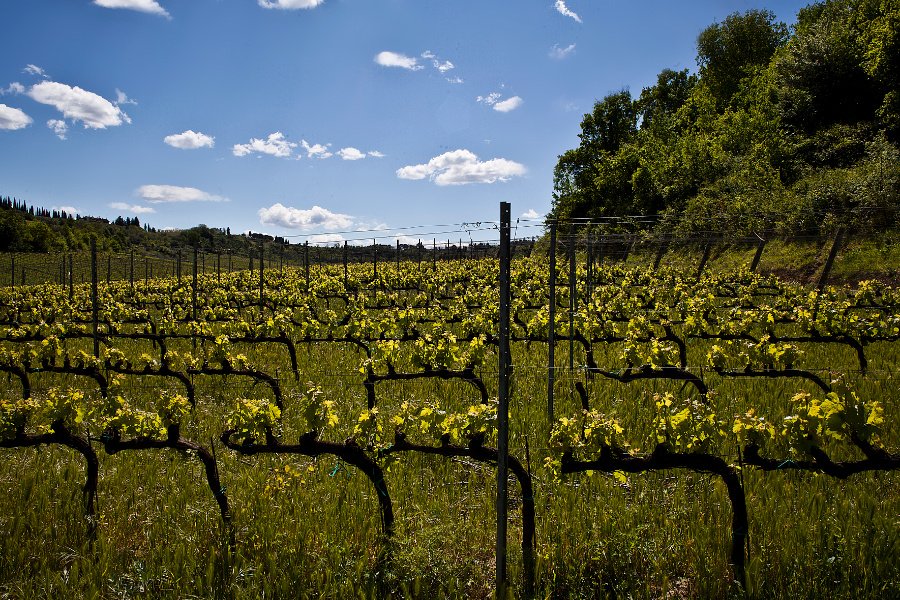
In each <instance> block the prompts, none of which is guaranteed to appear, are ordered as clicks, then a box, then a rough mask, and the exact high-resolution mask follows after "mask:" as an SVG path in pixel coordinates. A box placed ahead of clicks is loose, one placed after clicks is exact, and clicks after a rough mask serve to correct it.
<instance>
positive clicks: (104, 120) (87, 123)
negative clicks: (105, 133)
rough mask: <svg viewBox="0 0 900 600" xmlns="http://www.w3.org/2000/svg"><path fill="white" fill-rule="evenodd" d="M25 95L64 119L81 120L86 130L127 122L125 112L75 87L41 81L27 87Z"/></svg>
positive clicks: (104, 99) (93, 94) (127, 118)
mask: <svg viewBox="0 0 900 600" xmlns="http://www.w3.org/2000/svg"><path fill="white" fill-rule="evenodd" d="M28 96H29V97H31V99H32V100H35V101H36V102H40V103H41V104H49V105H50V106H53V107H55V108H56V109H57V110H58V111H60V112H61V113H62V114H63V116H64V117H65V118H67V119H72V120H73V121H81V123H82V124H83V125H84V127H85V128H86V129H88V128H89V129H106V128H107V127H116V126H118V125H121V124H122V123H131V119H130V118H129V117H128V115H126V114H125V113H124V112H123V111H122V109H120V108H119V107H118V106H116V105H114V104H113V103H112V102H110V101H109V100H107V99H106V98H103V97H102V96H98V95H97V94H95V93H93V92H89V91H87V90H83V89H81V88H80V87H77V86H76V87H71V86H68V85H66V84H64V83H57V82H55V81H42V82H41V83H38V84H37V85H33V86H32V87H31V89H30V90H29V91H28Z"/></svg>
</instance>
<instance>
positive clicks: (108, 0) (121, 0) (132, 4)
mask: <svg viewBox="0 0 900 600" xmlns="http://www.w3.org/2000/svg"><path fill="white" fill-rule="evenodd" d="M94 4H96V5H97V6H102V7H103V8H126V9H128V10H136V11H138V12H143V13H148V14H151V15H159V16H161V17H166V18H167V19H169V18H171V15H170V14H169V13H168V12H167V11H166V9H164V8H163V7H162V6H160V5H159V2H157V1H156V0H94Z"/></svg>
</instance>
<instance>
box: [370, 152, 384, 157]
mask: <svg viewBox="0 0 900 600" xmlns="http://www.w3.org/2000/svg"><path fill="white" fill-rule="evenodd" d="M368 155H369V156H371V157H372V158H384V153H383V152H379V151H378V150H369V152H368Z"/></svg>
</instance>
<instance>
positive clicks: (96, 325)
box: [91, 235, 100, 358]
mask: <svg viewBox="0 0 900 600" xmlns="http://www.w3.org/2000/svg"><path fill="white" fill-rule="evenodd" d="M98 303H99V298H98V294H97V238H96V237H95V236H93V235H92V236H91V321H92V323H93V333H94V358H99V357H100V336H99V332H100V321H99V316H98V315H99V307H98V306H97V305H98Z"/></svg>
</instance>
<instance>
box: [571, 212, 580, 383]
mask: <svg viewBox="0 0 900 600" xmlns="http://www.w3.org/2000/svg"><path fill="white" fill-rule="evenodd" d="M577 291H578V288H577V286H576V284H575V222H574V221H573V222H572V223H570V224H569V370H570V371H571V370H574V369H575V294H576V292H577Z"/></svg>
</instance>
